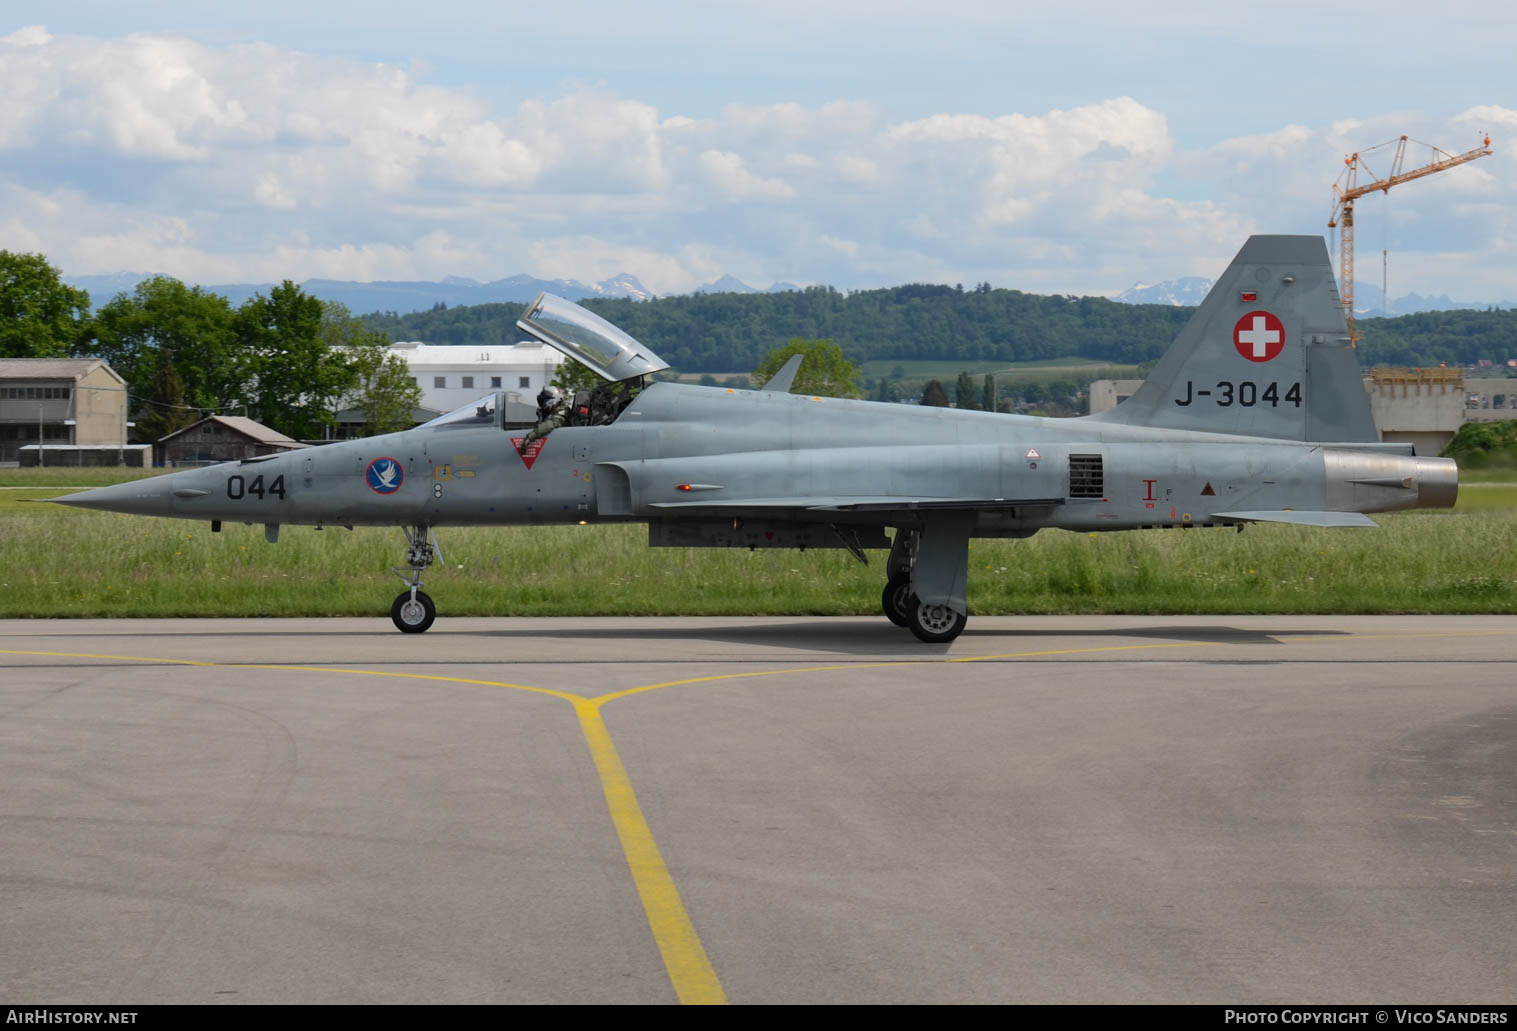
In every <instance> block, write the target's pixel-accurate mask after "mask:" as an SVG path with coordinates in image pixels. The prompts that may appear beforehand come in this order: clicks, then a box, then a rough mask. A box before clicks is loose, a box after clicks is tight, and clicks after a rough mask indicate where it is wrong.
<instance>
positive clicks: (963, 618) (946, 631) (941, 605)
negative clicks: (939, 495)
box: [880, 525, 969, 644]
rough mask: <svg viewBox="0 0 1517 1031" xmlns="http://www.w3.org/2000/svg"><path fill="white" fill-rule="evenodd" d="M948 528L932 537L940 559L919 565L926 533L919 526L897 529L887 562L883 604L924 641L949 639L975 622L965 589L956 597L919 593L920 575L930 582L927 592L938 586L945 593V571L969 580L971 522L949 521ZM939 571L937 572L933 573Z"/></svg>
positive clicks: (898, 623)
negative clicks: (955, 523) (965, 602)
mask: <svg viewBox="0 0 1517 1031" xmlns="http://www.w3.org/2000/svg"><path fill="white" fill-rule="evenodd" d="M933 530H937V527H935V526H933V527H930V529H929V533H931V532H932V531H933ZM944 530H946V531H947V532H946V533H944V532H943V530H938V532H937V533H935V534H934V539H933V540H932V541H931V542H930V543H931V546H932V553H933V555H934V557H935V558H937V560H938V561H937V562H936V563H935V564H934V563H932V562H929V563H928V564H927V565H926V566H925V567H923V568H922V569H921V570H918V566H917V559H918V556H919V553H920V551H921V545H922V534H921V533H920V532H919V531H916V530H905V529H902V530H897V531H896V535H895V541H894V543H893V544H892V545H891V548H890V559H889V561H888V562H887V563H886V566H885V572H886V575H887V576H888V577H889V579H888V580H886V581H885V590H884V591H883V592H882V593H881V595H880V608H881V609H883V610H884V612H885V618H886V619H888V620H890V621H891V622H892V623H894V624H895V625H896V626H899V627H905V628H906V629H907V630H910V631H911V632H912V634H913V635H914V636H915V637H916V638H917V639H918V640H919V641H925V642H926V643H928V644H947V643H948V642H949V641H952V640H953V639H954V638H955V637H958V636H959V634H961V633H963V631H964V627H965V625H966V624H968V622H969V616H968V614H967V613H965V612H962V611H960V608H961V607H962V606H963V597H962V593H960V595H959V596H958V597H957V598H956V599H953V598H947V597H945V598H942V599H941V600H934V601H932V602H925V601H923V600H922V599H921V598H919V597H917V593H916V592H917V590H918V583H919V580H920V581H921V582H922V583H923V584H926V586H924V587H922V588H921V589H922V590H923V591H924V592H925V591H927V590H932V591H934V592H936V593H937V594H943V593H944V592H943V581H944V575H943V574H944V573H946V574H948V580H949V582H950V584H951V583H952V580H953V579H954V578H955V577H957V579H958V581H959V583H962V582H963V577H964V574H965V573H966V572H967V566H968V560H967V545H968V540H969V535H968V529H967V525H966V526H963V527H959V526H950V527H945V528H944ZM945 537H946V538H947V539H946V540H945V539H944V538H945ZM933 573H936V574H937V575H936V576H933V575H931V574H933Z"/></svg>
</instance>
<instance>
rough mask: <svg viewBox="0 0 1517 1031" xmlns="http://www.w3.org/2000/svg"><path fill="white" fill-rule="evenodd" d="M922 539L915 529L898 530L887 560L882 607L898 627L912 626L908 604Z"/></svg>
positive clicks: (881, 597)
mask: <svg viewBox="0 0 1517 1031" xmlns="http://www.w3.org/2000/svg"><path fill="white" fill-rule="evenodd" d="M920 540H921V537H920V535H918V534H917V532H916V531H915V530H905V529H901V530H897V531H896V532H895V540H894V541H892V542H891V544H890V558H888V559H887V560H886V561H885V576H886V577H887V579H886V581H885V590H884V593H882V594H881V595H880V608H882V609H884V610H885V618H886V619H888V620H890V621H891V622H892V623H894V624H895V625H896V626H898V627H909V626H911V617H910V616H908V615H907V604H908V602H909V601H910V600H911V567H912V566H913V565H915V564H916V559H917V544H918V543H919V542H920Z"/></svg>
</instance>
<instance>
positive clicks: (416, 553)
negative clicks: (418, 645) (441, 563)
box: [390, 523, 442, 634]
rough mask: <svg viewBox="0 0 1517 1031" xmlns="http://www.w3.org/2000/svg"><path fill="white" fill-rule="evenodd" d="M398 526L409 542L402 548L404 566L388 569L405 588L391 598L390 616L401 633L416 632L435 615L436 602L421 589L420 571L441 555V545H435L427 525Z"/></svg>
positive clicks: (418, 632)
mask: <svg viewBox="0 0 1517 1031" xmlns="http://www.w3.org/2000/svg"><path fill="white" fill-rule="evenodd" d="M402 529H404V530H405V531H406V541H407V542H408V543H409V544H410V548H409V549H408V550H407V552H406V564H407V566H408V569H407V571H406V572H401V570H400V569H399V568H396V569H392V570H391V572H392V573H394V574H395V575H396V576H398V577H400V579H401V580H402V581H403V582H404V583H405V585H406V590H404V591H401V592H400V594H399V595H397V596H396V598H395V604H393V605H391V606H390V619H392V620H393V621H394V622H395V628H396V629H397V630H399V631H400V632H401V633H403V634H420V633H423V632H425V631H426V629H427V628H428V627H430V626H431V625H432V621H433V620H435V619H436V618H437V606H436V605H435V604H433V602H432V599H431V598H429V597H428V596H427V595H426V594H425V593H423V592H422V590H421V574H422V571H423V570H424V569H426V568H427V567H428V566H430V565H431V564H432V562H433V560H435V559H439V558H441V557H442V549H441V548H439V547H438V546H437V538H436V537H435V536H433V534H432V531H431V528H430V527H428V526H426V525H424V524H420V523H418V524H417V525H415V526H406V527H402Z"/></svg>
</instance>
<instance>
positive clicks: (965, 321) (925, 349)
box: [364, 285, 1517, 372]
mask: <svg viewBox="0 0 1517 1031" xmlns="http://www.w3.org/2000/svg"><path fill="white" fill-rule="evenodd" d="M581 303H582V304H584V306H585V307H586V308H589V309H591V310H592V311H594V312H595V313H596V314H598V315H600V316H601V317H602V318H605V319H607V320H609V321H611V322H613V323H615V324H616V325H618V326H620V327H621V328H622V329H624V330H626V331H627V332H628V333H631V334H632V335H633V336H634V337H636V338H637V339H639V340H641V341H643V342H644V343H646V344H647V345H648V346H649V347H651V348H652V349H653V350H654V351H656V352H657V353H658V354H659V355H660V356H661V357H662V358H663V359H664V360H665V361H667V362H669V364H670V365H673V366H674V367H675V368H677V369H679V370H680V371H682V372H743V371H747V370H750V369H753V368H755V367H756V366H757V365H758V363H759V362H760V361H761V360H762V359H763V357H764V355H766V354H767V353H769V351H771V350H773V349H774V348H777V347H782V346H784V345H785V344H786V343H788V342H789V341H790V340H791V339H793V338H795V337H805V338H809V339H832V340H836V341H837V342H838V344H839V345H841V346H842V348H843V351H844V353H845V354H846V355H847V356H848V357H849V358H851V359H853V360H854V361H856V362H864V361H870V360H876V359H895V360H918V361H979V360H996V361H1005V362H1019V361H1034V360H1046V359H1049V358H1060V357H1066V356H1078V357H1082V358H1091V359H1097V360H1101V361H1109V362H1115V363H1121V364H1137V363H1140V362H1145V361H1150V360H1152V359H1155V358H1158V357H1159V355H1161V354H1163V353H1164V349H1165V348H1167V347H1168V346H1169V344H1170V343H1171V342H1172V341H1173V340H1174V338H1175V334H1177V333H1178V332H1179V331H1180V327H1182V326H1183V325H1184V324H1185V322H1186V320H1188V319H1189V318H1190V316H1191V314H1192V313H1193V312H1194V310H1195V309H1193V308H1176V307H1171V306H1168V305H1157V304H1143V305H1130V304H1118V303H1116V302H1114V301H1109V300H1106V299H1105V298H1100V297H1064V296H1044V295H1039V294H1026V293H1022V292H1021V291H1019V290H993V289H990V288H989V287H988V286H984V285H982V286H980V287H976V288H974V289H971V290H963V289H960V288H957V287H949V286H927V285H909V286H899V287H892V288H889V289H883V290H859V291H856V292H853V293H848V294H844V293H841V292H839V291H837V290H834V289H832V288H830V287H811V288H809V289H806V290H796V291H788V292H784V293H774V294H703V295H691V296H679V297H662V298H658V299H657V300H652V301H632V300H589V301H582V302H581ZM521 311H522V306H521V305H519V304H481V305H472V306H468V307H457V308H444V307H441V306H439V307H437V308H434V309H432V310H431V311H424V312H415V313H412V314H409V315H395V314H393V313H390V314H380V313H376V314H373V315H369V316H365V318H364V321H365V323H367V324H368V325H369V326H370V327H371V328H373V329H378V330H383V331H384V332H386V333H389V334H390V337H391V339H393V340H423V341H426V342H427V343H429V344H474V345H480V344H509V343H513V342H515V341H516V340H517V339H519V337H520V336H521V334H520V332H519V331H518V330H517V329H516V319H517V318H518V317H519V316H520V314H521ZM1361 326H1362V327H1363V328H1364V331H1365V344H1364V346H1363V348H1362V351H1361V359H1362V360H1363V361H1364V363H1365V364H1367V365H1368V364H1400V365H1435V364H1437V363H1438V361H1440V360H1443V361H1448V362H1450V363H1451V364H1452V363H1455V362H1459V363H1464V362H1472V361H1476V360H1479V359H1482V358H1488V359H1492V360H1497V361H1502V362H1504V361H1505V360H1506V359H1507V358H1514V357H1517V312H1512V311H1499V312H1473V311H1448V312H1430V313H1424V314H1421V315H1407V316H1403V317H1401V318H1395V319H1374V320H1369V321H1365V322H1362V323H1361Z"/></svg>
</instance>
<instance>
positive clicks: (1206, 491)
mask: <svg viewBox="0 0 1517 1031" xmlns="http://www.w3.org/2000/svg"><path fill="white" fill-rule="evenodd" d="M1201 493H1202V494H1210V495H1211V496H1212V497H1216V496H1217V492H1216V491H1214V490H1212V489H1211V484H1210V483H1208V484H1207V485H1206V486H1204V487H1202V488H1201Z"/></svg>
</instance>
